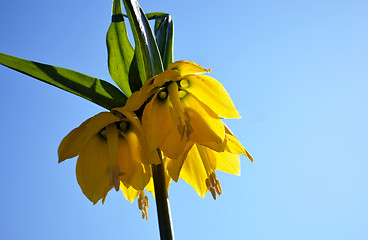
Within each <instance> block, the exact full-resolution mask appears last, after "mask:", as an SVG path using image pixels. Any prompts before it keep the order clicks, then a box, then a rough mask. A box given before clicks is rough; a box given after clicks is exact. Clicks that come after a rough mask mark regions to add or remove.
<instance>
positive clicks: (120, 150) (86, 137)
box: [58, 108, 160, 204]
mask: <svg viewBox="0 0 368 240" xmlns="http://www.w3.org/2000/svg"><path fill="white" fill-rule="evenodd" d="M151 149H152V148H151V147H149V146H148V142H147V140H146V138H145V136H144V133H143V129H142V126H141V125H140V121H139V119H138V118H137V116H136V115H135V114H134V113H132V112H130V111H127V110H126V109H125V108H115V109H112V111H111V112H102V113H99V114H97V115H96V116H94V117H92V118H90V119H88V120H86V121H85V122H83V123H82V124H81V125H80V126H79V127H78V128H76V129H74V130H73V131H71V132H70V133H69V134H68V135H67V136H66V137H65V138H64V139H63V141H62V142H61V144H60V147H59V151H58V153H59V162H62V161H64V160H65V159H68V158H73V157H75V156H78V155H79V157H78V160H77V167H76V174H77V180H78V183H79V185H80V187H81V189H82V191H83V193H84V194H85V195H86V197H87V198H88V199H89V200H91V201H92V202H93V203H94V204H96V203H97V202H98V201H99V200H100V199H102V201H103V202H104V200H105V197H106V195H107V193H108V192H109V191H110V190H111V189H112V188H115V190H116V191H118V190H119V188H120V183H123V185H124V186H125V187H126V188H129V187H132V188H134V189H136V190H139V191H141V190H143V189H144V187H145V186H146V185H147V183H148V182H149V180H150V178H151V170H150V166H149V164H159V163H160V159H159V158H158V156H157V153H156V151H153V150H151Z"/></svg>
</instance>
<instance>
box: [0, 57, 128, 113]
mask: <svg viewBox="0 0 368 240" xmlns="http://www.w3.org/2000/svg"><path fill="white" fill-rule="evenodd" d="M0 64H2V65H4V66H6V67H8V68H11V69H13V70H15V71H18V72H21V73H23V74H26V75H28V76H31V77H34V78H36V79H38V80H41V81H43V82H45V83H48V84H51V85H53V86H55V87H58V88H61V89H63V90H65V91H68V92H71V93H74V94H76V95H78V96H80V97H83V98H85V99H87V100H89V101H91V102H94V103H96V104H98V105H100V106H101V107H104V108H106V109H111V108H114V107H119V106H124V104H125V102H126V99H127V98H126V96H125V95H124V94H123V93H122V92H121V91H120V90H119V89H117V88H116V87H114V86H113V85H111V84H110V83H108V82H106V81H104V80H100V79H97V78H94V77H90V76H87V75H84V74H82V73H79V72H76V71H72V70H69V69H65V68H60V67H55V66H51V65H46V64H42V63H38V62H33V61H28V60H25V59H22V58H17V57H13V56H10V55H6V54H3V53H0Z"/></svg>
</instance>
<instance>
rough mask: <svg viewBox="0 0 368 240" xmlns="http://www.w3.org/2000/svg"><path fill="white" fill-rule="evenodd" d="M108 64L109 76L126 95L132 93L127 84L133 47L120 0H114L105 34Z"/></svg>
mask: <svg viewBox="0 0 368 240" xmlns="http://www.w3.org/2000/svg"><path fill="white" fill-rule="evenodd" d="M106 45H107V52H108V65H109V72H110V75H111V78H112V79H113V80H114V81H115V83H116V84H117V85H118V86H119V87H120V89H121V90H123V92H124V93H125V94H126V95H127V96H130V95H131V94H132V92H131V89H130V86H129V68H130V65H131V63H132V60H133V56H134V49H133V47H132V45H131V44H130V42H129V39H128V34H127V29H126V26H125V21H124V15H123V13H122V10H121V0H114V2H113V5H112V19H111V24H110V27H109V30H108V31H107V35H106Z"/></svg>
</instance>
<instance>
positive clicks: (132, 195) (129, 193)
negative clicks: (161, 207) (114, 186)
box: [120, 184, 139, 202]
mask: <svg viewBox="0 0 368 240" xmlns="http://www.w3.org/2000/svg"><path fill="white" fill-rule="evenodd" d="M120 189H121V191H122V192H123V194H124V197H125V198H126V199H127V200H128V201H129V202H133V201H134V200H135V199H136V198H137V197H138V194H139V192H138V191H137V190H135V189H134V188H132V187H129V188H127V187H125V186H124V184H120Z"/></svg>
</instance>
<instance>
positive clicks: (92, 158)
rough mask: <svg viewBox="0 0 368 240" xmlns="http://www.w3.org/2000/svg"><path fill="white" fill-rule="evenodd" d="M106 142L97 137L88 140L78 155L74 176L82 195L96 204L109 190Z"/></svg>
mask: <svg viewBox="0 0 368 240" xmlns="http://www.w3.org/2000/svg"><path fill="white" fill-rule="evenodd" d="M108 156H109V154H108V148H107V142H106V140H104V139H103V138H102V137H100V136H99V135H94V136H93V137H91V138H90V140H89V141H88V143H87V144H86V146H85V147H84V148H83V149H82V151H81V152H80V154H79V158H78V161H77V167H76V174H77V180H78V184H79V186H80V187H81V189H82V191H83V193H84V195H86V197H87V198H88V199H89V200H91V201H92V202H93V204H96V203H97V202H98V201H99V200H100V199H101V198H104V197H105V196H106V194H107V193H108V192H109V191H110V190H111V188H112V186H111V185H110V177H109V175H108V174H107V171H108V168H109V159H108Z"/></svg>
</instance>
